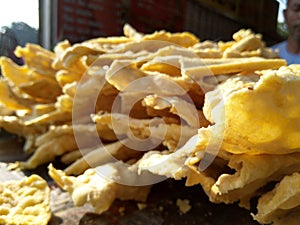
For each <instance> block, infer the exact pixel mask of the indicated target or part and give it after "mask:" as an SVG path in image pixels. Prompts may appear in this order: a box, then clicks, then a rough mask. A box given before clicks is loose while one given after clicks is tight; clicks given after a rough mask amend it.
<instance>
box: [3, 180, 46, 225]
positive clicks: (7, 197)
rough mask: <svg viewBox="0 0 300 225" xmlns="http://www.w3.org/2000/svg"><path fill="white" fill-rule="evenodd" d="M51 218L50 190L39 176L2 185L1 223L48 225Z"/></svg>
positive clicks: (11, 224)
mask: <svg viewBox="0 0 300 225" xmlns="http://www.w3.org/2000/svg"><path fill="white" fill-rule="evenodd" d="M50 218H51V211H50V188H49V187H48V184H47V182H46V181H45V180H44V179H43V178H41V177H39V176H38V175H31V176H30V177H25V178H23V179H22V180H19V181H6V182H4V183H0V223H1V224H10V225H36V224H40V225H46V224H48V222H49V220H50Z"/></svg>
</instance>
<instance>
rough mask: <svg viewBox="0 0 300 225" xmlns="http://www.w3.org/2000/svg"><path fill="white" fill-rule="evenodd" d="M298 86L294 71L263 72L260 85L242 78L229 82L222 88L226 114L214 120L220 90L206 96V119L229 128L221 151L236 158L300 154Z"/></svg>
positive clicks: (296, 75)
mask: <svg viewBox="0 0 300 225" xmlns="http://www.w3.org/2000/svg"><path fill="white" fill-rule="evenodd" d="M299 85H300V76H299V75H298V74H296V73H294V72H293V70H292V68H291V67H282V68H280V69H279V70H267V71H264V72H263V75H262V76H261V77H260V79H259V80H258V81H257V82H255V81H252V82H251V81H250V80H249V77H248V78H247V77H245V76H243V75H242V76H237V77H234V78H231V79H228V80H227V81H225V82H224V83H223V84H221V85H220V89H221V90H222V93H223V101H224V110H225V114H224V115H221V114H216V116H215V118H212V112H213V110H214V108H215V107H214V105H213V104H214V102H216V99H215V97H214V96H215V95H214V92H216V93H218V92H219V91H220V90H215V91H212V92H210V93H207V95H206V102H205V105H204V108H203V111H204V114H205V116H206V117H207V118H210V119H209V120H210V122H212V123H215V122H216V120H218V121H224V123H225V125H226V128H225V129H224V140H223V143H222V149H224V150H226V151H229V152H231V153H235V154H240V153H246V154H288V153H293V152H299V149H300V148H299V147H300V138H299V137H300V133H299V118H300V106H299V104H298V99H299V97H300V89H299ZM220 115H221V116H224V118H221V117H220ZM241 128H242V129H241ZM258 128H259V129H258Z"/></svg>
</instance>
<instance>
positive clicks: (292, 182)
mask: <svg viewBox="0 0 300 225" xmlns="http://www.w3.org/2000/svg"><path fill="white" fill-rule="evenodd" d="M299 190H300V174H299V173H293V174H292V175H289V176H286V177H284V178H283V179H282V180H281V181H280V183H278V184H277V185H276V186H275V188H274V189H273V190H272V191H270V192H267V193H266V194H264V195H262V197H261V198H259V200H258V205H257V214H256V215H254V216H253V217H254V219H255V220H257V221H258V222H260V223H262V224H269V223H270V224H271V223H272V224H273V222H274V224H283V223H280V220H284V218H285V217H290V218H289V223H285V224H289V225H290V224H291V225H296V224H299V220H300V215H299V213H298V215H296V214H295V215H293V216H291V215H289V213H291V212H293V210H295V209H297V210H298V212H299V206H300V202H299V199H300V191H299Z"/></svg>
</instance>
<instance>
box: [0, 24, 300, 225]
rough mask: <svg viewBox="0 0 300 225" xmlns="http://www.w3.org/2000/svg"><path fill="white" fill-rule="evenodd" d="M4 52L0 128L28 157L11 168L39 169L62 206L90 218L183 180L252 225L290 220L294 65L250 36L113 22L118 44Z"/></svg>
mask: <svg viewBox="0 0 300 225" xmlns="http://www.w3.org/2000/svg"><path fill="white" fill-rule="evenodd" d="M15 54H16V55H17V56H18V57H22V58H23V59H24V62H25V63H24V65H22V66H19V65H16V64H15V63H13V62H12V61H11V60H10V59H9V58H6V57H1V59H0V66H1V70H2V73H3V76H2V78H1V80H0V96H1V97H0V103H1V107H2V108H3V109H5V110H1V112H5V113H2V115H1V117H0V127H1V128H2V129H4V130H6V131H7V132H10V133H12V134H16V135H18V136H20V137H22V138H24V140H25V144H24V152H26V153H27V154H28V155H29V156H30V157H29V158H28V160H27V161H24V162H16V166H18V167H19V168H21V169H27V170H28V169H29V170H32V169H35V168H36V167H38V166H40V165H48V168H49V175H50V177H51V178H52V179H53V180H54V181H55V182H56V183H57V184H58V185H59V186H60V187H61V188H63V189H64V190H65V191H67V192H69V193H70V195H71V196H72V199H73V201H74V204H76V205H83V204H85V203H90V204H91V205H92V206H93V208H94V210H95V212H97V213H102V212H104V211H106V210H108V209H109V207H110V206H111V204H112V202H113V201H114V200H115V199H121V200H122V199H132V200H136V201H140V202H143V201H145V200H146V198H147V196H148V193H149V192H150V188H151V186H152V185H153V184H155V183H156V182H159V181H161V180H163V179H167V178H170V179H175V180H179V179H185V180H186V186H192V185H199V188H203V190H204V191H205V193H206V194H207V196H208V197H209V199H210V201H211V202H214V203H216V204H217V203H226V204H232V203H239V205H240V206H241V207H244V208H246V209H249V213H251V214H252V215H253V219H254V220H257V221H258V222H259V223H261V224H271V223H272V224H285V222H287V221H288V222H289V224H296V223H297V221H299V220H300V217H299V215H300V214H299V213H298V214H297V212H298V211H299V206H300V202H299V201H298V199H299V193H298V190H299V187H298V186H299V177H300V151H299V149H300V141H299V140H300V124H299V121H300V120H299V118H300V105H299V104H298V99H299V97H300V91H299V90H300V89H299V86H300V77H299V74H300V65H290V66H287V65H286V61H285V60H283V59H279V58H278V55H277V53H276V52H273V51H272V50H271V49H269V48H267V47H266V46H265V43H264V42H263V40H262V36H261V35H260V34H255V33H253V32H252V31H251V30H246V29H241V30H240V31H238V32H236V33H235V34H233V40H232V41H228V42H222V41H219V42H213V41H209V40H206V41H200V40H199V39H198V38H197V37H196V36H195V35H193V34H191V33H189V32H182V33H170V32H167V31H164V30H162V31H156V32H154V33H152V34H142V33H139V32H137V31H136V30H135V29H134V28H133V27H131V26H130V25H125V26H124V36H121V37H100V38H95V39H91V40H86V41H83V42H81V43H75V44H71V43H69V41H68V40H65V41H62V42H59V43H57V45H56V46H55V47H54V51H49V50H46V49H44V48H42V47H41V46H39V45H35V44H27V45H26V46H25V47H17V48H16V50H15ZM55 160H61V162H62V163H65V169H64V171H62V170H60V169H57V168H55V167H54V166H53V165H52V162H54V161H55ZM101 175H102V176H101ZM33 178H37V177H36V176H33ZM33 178H32V177H31V178H28V179H33ZM1 185H2V184H1ZM4 187H5V184H3V188H4ZM266 187H268V188H266ZM253 198H256V199H258V203H257V205H256V206H257V207H256V212H251V211H250V203H251V202H250V201H251V199H253ZM43 203H44V205H43V207H45V209H46V208H47V206H46V205H45V204H46V203H47V202H46V201H44V202H43ZM181 203H184V204H185V205H187V206H188V204H187V203H186V202H182V201H181V202H178V204H179V205H182V204H181ZM141 204H142V203H141ZM179 207H180V206H179ZM187 210H189V207H185V208H184V209H183V211H182V212H183V213H184V212H186V211H187ZM1 212H2V211H0V218H3V219H4V220H5V221H8V220H9V217H8V216H6V215H4V214H3V213H1ZM45 215H47V216H46V217H45V218H46V219H45V220H44V222H45V223H47V221H48V219H49V217H48V214H45ZM24 218H25V216H24ZM20 221H21V220H20ZM19 224H26V223H22V222H20V223H19Z"/></svg>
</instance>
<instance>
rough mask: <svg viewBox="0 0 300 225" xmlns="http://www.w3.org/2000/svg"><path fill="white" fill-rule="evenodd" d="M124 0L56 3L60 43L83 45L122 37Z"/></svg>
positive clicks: (76, 0) (73, 0)
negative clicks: (97, 40)
mask: <svg viewBox="0 0 300 225" xmlns="http://www.w3.org/2000/svg"><path fill="white" fill-rule="evenodd" d="M122 2H123V1H122V0H112V1H105V0H59V1H57V39H58V40H62V39H68V40H69V41H70V42H80V41H83V40H86V39H90V38H93V37H100V36H103V37H106V36H115V35H121V34H122V33H123V20H122V11H123V4H122Z"/></svg>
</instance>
